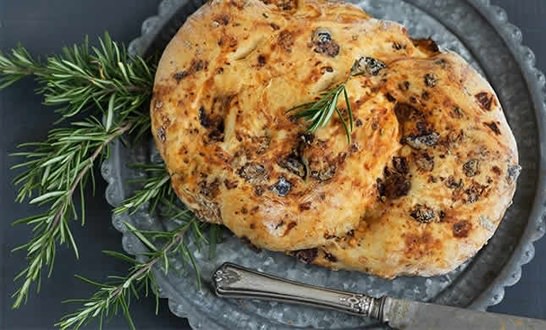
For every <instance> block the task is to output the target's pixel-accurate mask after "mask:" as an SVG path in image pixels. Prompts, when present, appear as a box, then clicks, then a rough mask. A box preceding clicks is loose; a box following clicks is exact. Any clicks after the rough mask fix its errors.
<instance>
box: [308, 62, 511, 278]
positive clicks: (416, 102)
mask: <svg viewBox="0 0 546 330" xmlns="http://www.w3.org/2000/svg"><path fill="white" fill-rule="evenodd" d="M385 79H386V82H385V84H384V85H383V86H382V87H381V88H382V92H384V93H390V94H391V95H392V97H393V98H395V99H396V102H397V105H396V109H395V112H396V113H397V117H398V122H399V123H400V127H401V129H400V131H401V136H400V139H401V141H402V144H403V145H404V146H403V147H402V148H401V149H400V150H399V151H398V152H397V154H396V155H395V157H394V158H393V161H394V163H395V164H396V163H397V164H400V163H403V164H404V165H403V166H401V165H398V166H394V165H393V164H389V166H388V169H386V173H399V172H403V173H405V174H404V175H403V176H404V178H406V180H407V183H408V184H409V186H410V188H409V189H408V191H407V193H405V194H401V196H397V195H395V194H392V193H391V194H389V193H388V192H389V189H390V190H393V188H392V187H389V186H388V185H389V184H390V185H393V184H395V182H394V181H393V180H390V181H389V180H388V178H385V177H386V176H389V174H386V175H384V176H383V177H382V178H380V179H379V181H378V182H379V184H378V193H377V195H378V201H377V203H376V206H375V207H374V208H373V211H371V212H370V213H368V214H367V215H366V216H365V217H364V218H363V221H362V223H361V225H360V226H359V227H358V228H357V229H356V230H355V232H354V234H353V235H348V236H345V237H342V238H338V239H336V240H335V241H334V242H332V243H331V244H329V245H327V246H325V247H322V248H321V249H320V250H321V253H319V254H318V255H317V258H316V259H315V260H313V262H314V263H316V264H319V265H322V266H326V267H330V268H343V269H356V270H361V271H366V272H370V273H373V274H376V275H379V276H382V277H389V278H391V277H395V276H398V275H402V274H409V275H422V276H432V275H438V274H443V273H446V272H448V271H450V270H453V269H454V268H455V267H457V266H458V265H460V264H461V263H463V262H464V261H465V260H467V259H468V258H470V257H471V256H473V255H474V254H475V253H476V252H477V251H478V250H479V249H480V248H481V247H482V246H483V245H484V244H485V243H486V242H487V241H488V240H489V238H490V237H491V236H492V235H493V233H494V232H495V229H496V228H497V226H498V224H499V222H500V221H501V219H502V216H503V215H504V212H505V210H506V208H507V207H508V206H509V205H510V204H511V200H512V196H513V194H514V190H515V181H516V178H517V174H518V169H519V166H518V165H517V149H516V143H515V141H514V138H513V136H512V133H511V132H510V128H509V126H508V124H507V122H506V120H505V118H504V115H503V113H502V109H501V108H500V106H499V102H498V99H497V98H496V96H495V94H494V92H493V90H492V89H491V87H490V86H489V85H488V84H487V82H486V81H485V80H483V78H481V77H480V76H479V75H478V74H477V73H476V72H475V71H474V70H473V69H471V68H470V67H469V65H468V64H467V63H466V62H464V61H463V60H462V59H461V58H460V57H458V56H457V55H454V54H440V55H436V56H434V57H432V58H430V59H419V60H416V59H403V60H400V61H397V62H394V63H391V65H390V66H389V68H388V70H387V71H385ZM401 81H403V82H405V81H408V82H409V88H408V89H406V88H402V89H401V88H400V87H399V86H398V85H399V82H401ZM425 93H427V94H428V96H426V97H423V94H425ZM425 95H426V94H425ZM484 95H486V96H484ZM484 99H486V101H485V102H484V101H483V100H484ZM434 135H437V136H436V137H435V138H433V136H434ZM420 139H421V142H419V140H420ZM425 142H429V143H425ZM396 167H398V168H399V169H400V168H402V170H401V171H400V170H396V169H395V168H396ZM390 176H392V174H390Z"/></svg>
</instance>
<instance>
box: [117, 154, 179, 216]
mask: <svg viewBox="0 0 546 330" xmlns="http://www.w3.org/2000/svg"><path fill="white" fill-rule="evenodd" d="M134 168H135V169H139V170H141V171H143V172H144V174H145V175H146V176H145V178H144V179H143V180H138V181H135V182H134V183H139V184H140V185H141V188H140V189H138V190H137V191H135V192H134V193H133V194H132V196H130V197H129V198H127V199H126V200H124V201H123V203H121V205H120V206H118V207H116V208H115V209H114V214H120V213H123V212H130V213H131V214H132V213H134V212H135V211H136V210H138V208H140V207H141V206H143V205H145V204H148V205H149V211H151V212H153V211H154V210H155V209H156V207H157V206H158V205H159V204H160V203H162V202H163V203H174V201H173V199H174V197H175V196H174V194H173V192H172V188H171V185H170V182H171V176H170V175H169V173H168V172H167V170H166V169H165V165H164V164H163V163H161V164H141V165H136V166H134Z"/></svg>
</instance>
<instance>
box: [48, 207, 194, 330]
mask: <svg viewBox="0 0 546 330" xmlns="http://www.w3.org/2000/svg"><path fill="white" fill-rule="evenodd" d="M197 222H200V221H199V220H197V219H196V218H195V217H191V216H190V217H188V218H187V219H186V221H185V222H184V224H183V225H181V226H180V227H179V228H177V229H175V230H173V231H169V232H141V231H138V230H137V229H136V228H135V227H133V226H132V225H129V224H126V225H127V227H128V228H129V230H130V231H131V232H132V233H133V234H135V235H136V236H137V238H138V239H139V240H140V241H141V242H142V243H143V244H144V245H145V246H146V247H147V248H148V249H149V250H150V253H149V254H148V255H147V257H148V258H147V260H146V261H144V262H139V261H137V260H136V259H134V258H131V257H128V256H126V255H124V254H121V253H118V252H112V251H106V253H107V254H109V255H111V256H113V257H117V258H119V259H122V260H124V261H127V262H130V263H132V264H133V266H132V267H131V268H130V270H129V273H128V274H127V275H126V276H124V277H119V276H110V277H108V281H107V282H105V283H98V282H95V281H92V280H89V279H86V278H84V277H78V278H80V279H81V280H83V281H85V282H87V283H89V284H92V285H95V286H97V287H98V290H97V291H96V292H95V293H94V294H93V295H92V296H91V297H90V298H88V299H73V300H68V301H66V302H74V303H80V304H81V305H82V307H81V308H79V309H78V310H77V311H76V312H74V313H71V314H68V315H65V316H63V317H62V318H61V320H60V321H59V322H58V323H57V324H56V325H57V326H58V327H60V328H61V329H79V328H80V327H82V326H84V325H86V324H88V323H89V322H90V321H91V320H93V319H96V318H98V320H99V326H100V328H102V324H103V321H104V319H105V318H108V317H109V316H111V315H117V314H118V312H119V311H121V312H122V313H123V315H124V317H125V319H126V320H127V324H128V326H129V327H130V328H131V329H136V327H135V324H134V322H133V318H132V316H131V311H130V305H131V301H132V300H135V299H139V298H140V294H139V292H142V291H144V296H145V297H147V296H149V295H150V293H151V294H153V295H154V296H155V298H156V313H157V306H158V305H157V303H158V299H159V296H158V293H157V281H156V279H155V276H154V273H153V271H152V270H153V269H154V267H157V266H160V267H161V268H162V270H163V271H164V272H165V273H167V272H168V271H169V263H170V261H169V256H171V255H183V256H187V257H189V258H191V259H192V261H191V262H190V263H191V264H192V265H194V267H196V266H195V261H194V260H193V255H192V254H191V253H189V251H188V250H187V246H186V244H185V240H186V237H187V235H188V232H189V231H191V228H192V227H193V225H194V224H195V223H197ZM158 240H159V241H163V242H165V243H164V244H163V245H162V246H160V245H159V244H157V243H154V242H157V241H158Z"/></svg>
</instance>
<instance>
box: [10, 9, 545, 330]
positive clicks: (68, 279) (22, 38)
mask: <svg viewBox="0 0 546 330" xmlns="http://www.w3.org/2000/svg"><path fill="white" fill-rule="evenodd" d="M378 1H380V0H378ZM158 3H159V0H116V1H112V0H93V1H75V0H34V1H30V0H17V1H14V0H11V1H10V0H0V49H1V50H4V51H5V50H8V49H9V48H11V47H14V46H15V45H16V44H17V43H18V42H20V43H22V44H23V45H25V46H26V47H27V48H28V49H29V50H30V51H31V53H32V54H34V55H46V54H50V53H53V52H57V51H58V50H59V49H60V48H61V47H62V46H63V45H67V44H72V43H77V42H80V41H81V40H82V38H83V37H84V35H86V34H87V35H89V36H90V37H91V39H92V40H93V39H94V37H95V36H97V35H101V34H102V33H103V31H105V30H108V31H109V32H110V33H111V35H112V37H113V38H114V39H115V40H119V41H124V42H129V41H130V40H131V39H133V38H135V37H136V36H138V34H139V32H140V25H141V23H142V21H143V20H144V19H145V18H146V17H148V16H151V15H154V14H155V13H156V7H157V4H158ZM492 3H494V4H498V5H500V6H502V7H504V8H505V9H506V10H507V12H508V16H509V19H510V21H511V22H512V23H515V24H516V25H518V26H519V27H520V28H521V29H522V30H523V35H524V39H525V43H526V44H527V45H528V46H530V47H531V48H532V49H533V50H534V51H535V53H536V55H537V58H538V66H539V68H540V69H541V70H542V71H546V20H545V19H544V17H546V0H525V1H522V0H492ZM34 88H35V85H34V83H33V82H32V81H31V80H24V81H23V82H21V83H19V84H17V85H16V86H14V87H12V88H9V89H7V90H5V91H3V92H0V134H1V135H0V149H1V151H0V164H1V167H0V171H1V191H0V212H1V213H0V214H1V215H2V219H1V224H0V226H1V227H0V243H1V246H2V249H1V259H0V264H1V265H2V272H1V274H0V280H1V281H0V282H1V287H0V293H1V299H0V328H1V329H49V328H53V326H52V325H53V324H54V323H55V322H56V321H57V320H58V319H59V317H60V316H61V315H63V314H65V313H68V312H70V311H72V310H73V309H74V308H75V307H76V306H71V305H66V304H61V301H62V300H64V299H67V298H78V297H79V298H82V297H87V296H89V295H90V294H91V293H92V292H93V288H92V287H89V286H88V285H85V284H83V283H81V282H80V281H78V280H76V279H75V278H74V277H73V274H74V273H78V274H82V275H85V276H87V277H90V278H93V279H97V280H102V279H103V278H104V276H105V275H107V274H122V273H123V272H124V271H125V270H126V264H123V263H121V262H118V261H117V260H114V259H112V258H109V257H106V256H104V255H103V254H101V250H119V249H120V245H121V243H120V234H119V233H118V232H117V231H116V230H115V229H114V228H113V227H112V226H111V223H110V208H109V206H108V205H107V204H106V202H105V200H104V198H102V192H103V191H104V188H105V185H104V182H102V180H100V179H99V180H98V182H99V184H98V187H97V192H98V193H97V196H95V198H92V197H91V196H89V202H88V219H87V224H86V227H85V228H81V227H79V226H77V225H76V226H74V231H75V236H76V237H78V242H79V247H80V260H75V258H74V255H73V253H72V252H71V251H69V250H68V249H66V248H60V250H59V252H58V254H57V264H56V267H55V271H54V273H53V278H52V279H45V280H44V281H43V288H42V291H41V292H40V294H39V295H33V296H32V297H31V299H30V300H29V302H28V303H27V304H26V305H25V306H23V307H22V308H20V309H19V310H11V308H10V305H11V299H10V298H9V296H10V295H11V293H13V292H14V291H15V285H14V283H13V281H12V278H13V277H14V275H15V274H16V273H17V272H18V271H19V270H21V269H22V267H23V266H24V265H25V261H24V255H23V254H22V253H16V254H12V253H10V250H11V249H12V248H14V247H15V246H17V245H18V244H21V243H23V242H25V241H27V240H28V239H29V237H30V233H29V231H28V229H27V228H24V227H12V226H10V222H11V221H12V220H14V219H17V218H21V217H24V216H28V215H32V214H33V213H34V212H36V209H33V208H31V207H29V206H27V205H19V204H15V203H14V202H13V200H14V197H15V189H14V187H13V186H12V185H11V182H10V181H11V179H12V178H13V177H14V175H15V173H14V172H13V171H10V170H9V168H10V167H11V166H12V165H14V163H15V159H14V158H12V157H8V154H9V153H10V152H13V151H14V150H15V146H16V145H17V144H19V143H22V142H27V141H36V140H41V139H43V138H44V137H45V135H46V132H47V130H48V129H49V128H50V125H51V123H52V122H53V121H54V120H55V118H56V117H55V115H54V114H53V113H52V109H50V108H46V107H44V106H42V105H41V103H40V102H41V99H40V97H38V96H36V95H35V94H34V93H33V90H34ZM545 288H546V239H545V240H542V241H540V242H538V243H537V244H536V257H535V258H534V260H533V261H532V263H531V264H529V265H526V266H524V269H523V275H522V278H521V281H520V282H519V283H518V284H516V285H515V286H514V287H511V288H508V289H507V291H506V295H505V298H504V300H503V302H502V303H501V304H499V305H498V306H495V307H493V308H491V310H492V311H496V312H503V313H510V314H516V315H522V316H529V317H537V318H542V319H546V298H545V293H546V289H545ZM132 310H133V312H134V313H133V314H134V316H135V322H136V325H137V327H138V328H139V329H189V327H188V325H187V322H186V321H185V320H182V319H178V318H176V317H175V316H173V315H172V314H170V312H169V311H168V308H167V304H166V303H165V302H162V304H161V306H160V312H159V315H157V316H156V315H155V314H154V302H153V299H147V300H143V301H138V302H136V303H134V304H133V306H132ZM90 328H95V325H93V326H91V327H90ZM108 328H110V329H124V328H126V325H125V321H124V319H123V318H122V317H116V318H114V319H113V320H112V321H111V322H110V323H109V327H108Z"/></svg>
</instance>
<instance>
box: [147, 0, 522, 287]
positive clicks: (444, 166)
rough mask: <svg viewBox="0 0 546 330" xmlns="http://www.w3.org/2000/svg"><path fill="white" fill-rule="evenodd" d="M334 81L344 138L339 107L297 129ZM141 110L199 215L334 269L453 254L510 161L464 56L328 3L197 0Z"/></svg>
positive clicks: (473, 241)
mask: <svg viewBox="0 0 546 330" xmlns="http://www.w3.org/2000/svg"><path fill="white" fill-rule="evenodd" d="M340 84H344V86H345V88H346V90H347V94H348V97H349V102H350V105H351V107H350V108H351V112H352V113H353V115H354V129H353V130H352V133H351V140H350V143H349V142H348V140H347V138H346V136H345V130H344V127H343V122H342V120H340V119H339V118H337V117H333V119H332V120H331V121H330V122H329V123H328V125H327V126H326V127H324V128H320V129H318V130H317V131H316V132H315V133H314V134H311V133H309V132H307V126H308V123H306V122H305V121H304V120H301V119H300V120H298V119H296V118H295V117H294V116H293V112H291V111H290V110H291V109H293V108H294V107H296V106H298V105H301V104H304V103H308V102H312V101H316V100H317V99H318V98H319V97H320V95H321V93H324V92H325V91H328V90H330V89H331V88H333V87H335V86H338V85H340ZM338 107H339V109H340V112H341V113H343V114H345V116H348V112H349V110H348V109H347V106H346V104H345V103H344V102H343V101H342V100H340V101H339V104H338ZM150 112H151V118H152V130H153V135H154V138H155V142H156V145H157V147H158V149H159V151H160V153H161V155H162V157H163V159H164V160H165V163H166V166H167V168H168V170H169V173H170V174H171V179H172V180H171V181H172V184H173V188H174V189H175V191H176V193H177V195H178V196H179V197H180V199H181V200H182V201H183V202H184V203H185V204H186V205H187V206H188V207H189V208H190V209H191V210H192V211H194V212H195V214H196V215H197V216H198V217H199V218H200V219H202V220H203V221H208V222H212V223H218V224H223V225H225V226H226V227H227V228H229V229H230V230H231V231H232V232H233V233H235V234H236V235H237V236H239V237H241V238H243V239H244V240H247V241H249V242H250V243H251V244H253V245H255V246H257V247H260V248H265V249H269V250H273V251H282V252H287V253H290V254H294V255H296V256H297V257H298V258H299V259H300V260H302V261H304V262H308V263H315V264H318V265H322V266H326V267H330V268H333V269H354V270H359V271H366V272H369V273H372V274H376V275H380V276H383V277H394V276H397V275H401V274H414V275H434V274H439V273H444V272H447V271H449V270H451V269H453V268H454V267H456V266H457V265H459V264H460V263H462V262H463V261H465V260H466V259H468V258H469V257H471V256H472V255H473V254H474V253H476V252H477V251H478V250H479V249H480V248H481V247H482V246H483V245H484V244H485V243H486V242H487V240H488V239H489V238H490V237H491V235H492V234H493V233H494V231H495V229H496V227H497V225H498V223H499V222H500V220H501V218H502V216H503V214H504V211H505V210H506V208H507V207H508V205H509V204H510V201H511V199H512V196H513V194H514V189H515V181H516V178H517V174H518V173H519V167H518V165H517V149H516V144H515V141H514V138H513V136H512V133H511V132H510V128H509V127H508V124H507V123H506V120H505V118H504V115H503V113H502V109H501V107H500V102H499V101H498V99H497V97H496V96H495V93H494V91H493V90H492V88H491V87H490V85H489V84H488V83H487V82H486V81H485V80H484V79H483V78H481V77H480V76H479V74H478V73H477V72H476V71H475V70H474V69H472V68H471V66H470V65H469V64H467V63H466V62H464V60H462V59H461V58H460V57H459V56H457V55H455V54H452V53H442V52H440V50H439V49H438V47H437V46H436V44H435V43H434V42H433V41H431V40H413V39H411V38H410V36H409V35H408V33H407V31H406V29H405V28H404V27H403V26H401V25H399V24H397V23H393V22H388V21H381V20H377V19H374V18H371V17H370V16H369V15H367V14H366V13H364V12H363V11H362V10H361V9H359V8H357V7H355V6H353V5H350V4H346V3H342V2H329V1H319V0H300V1H259V0H247V1H239V0H233V1H218V0H216V1H209V2H207V3H206V4H204V5H203V6H202V7H201V8H200V9H199V10H198V11H197V12H195V13H194V14H193V15H192V16H190V17H189V18H188V19H187V21H186V22H185V23H184V25H183V26H182V28H181V29H180V30H179V31H178V33H177V34H176V35H175V37H174V38H173V39H172V41H171V42H170V43H169V45H168V46H167V48H166V50H165V52H164V53H163V56H162V58H161V61H160V63H159V66H158V70H157V74H156V79H155V85H154V97H153V100H152V103H151V110H150Z"/></svg>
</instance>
